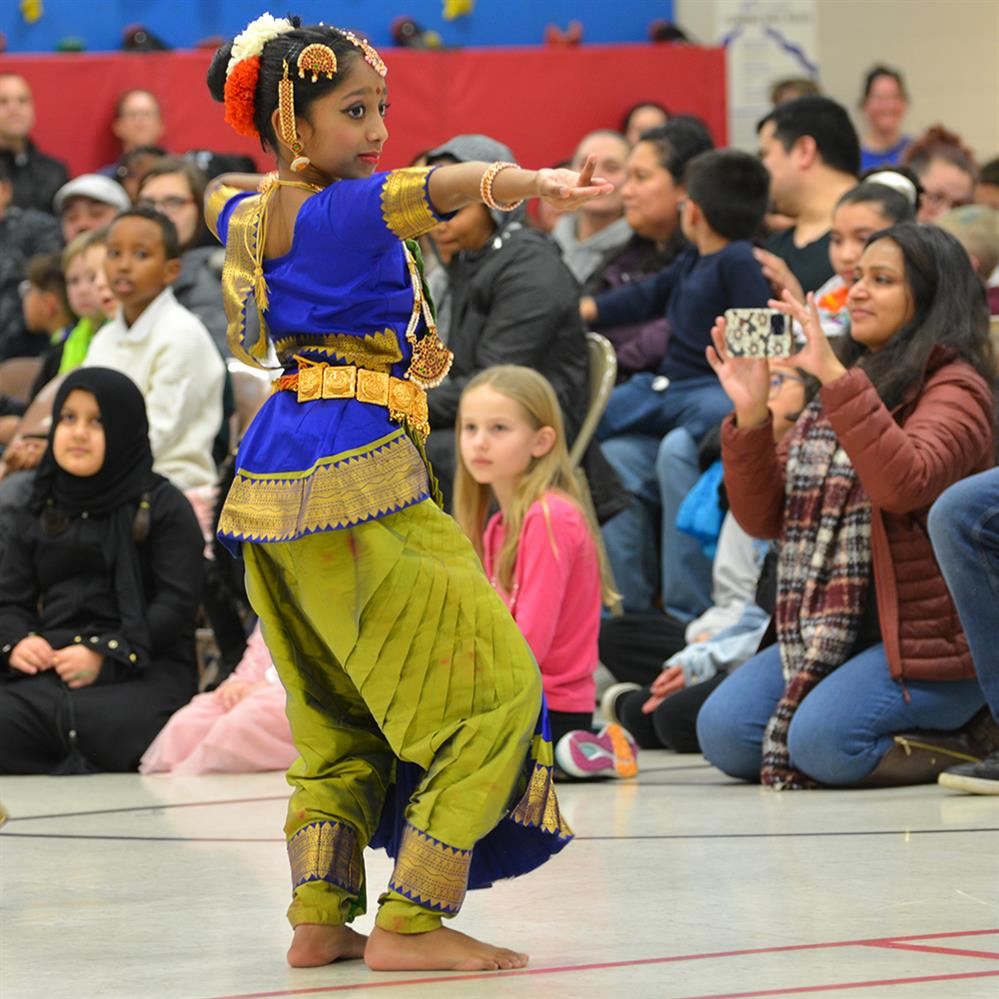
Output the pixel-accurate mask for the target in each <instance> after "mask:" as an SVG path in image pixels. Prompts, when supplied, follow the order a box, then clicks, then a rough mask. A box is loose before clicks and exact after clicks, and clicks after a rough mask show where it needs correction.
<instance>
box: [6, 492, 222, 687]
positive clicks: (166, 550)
mask: <svg viewBox="0 0 999 999" xmlns="http://www.w3.org/2000/svg"><path fill="white" fill-rule="evenodd" d="M150 506H151V510H150V515H151V522H150V526H149V534H148V537H147V538H146V540H145V541H143V542H142V543H141V544H140V545H139V562H140V564H141V566H142V576H143V584H144V585H143V589H144V591H145V593H144V596H145V603H146V625H147V627H148V629H149V640H150V648H149V653H150V658H151V660H152V662H153V667H152V668H153V669H154V670H155V669H157V668H162V667H160V666H159V664H160V663H162V662H163V661H164V660H166V661H169V662H171V663H176V664H180V668H181V670H182V671H184V669H185V668H186V670H187V672H188V673H189V675H190V677H191V678H192V679H193V676H194V627H195V614H196V613H197V609H198V605H199V603H200V601H201V584H202V548H203V546H204V541H203V540H202V537H201V529H200V527H199V526H198V522H197V519H196V518H195V516H194V511H193V510H192V508H191V504H190V503H189V502H188V501H187V499H186V498H185V496H184V495H183V494H182V493H181V492H179V491H178V490H177V489H176V488H175V487H174V486H172V485H170V484H169V483H168V482H165V481H164V482H161V483H160V484H159V485H158V486H157V488H156V489H155V490H154V491H153V492H152V494H151V496H150ZM103 537H104V534H103V532H102V530H101V528H100V525H99V518H83V517H77V518H74V519H73V520H71V521H70V522H69V525H68V526H67V528H66V529H65V530H64V531H63V532H62V533H60V534H57V535H55V536H49V535H48V534H46V532H45V531H44V530H43V528H42V524H41V520H40V518H39V515H38V514H37V513H32V512H31V511H30V510H28V509H22V510H20V511H18V514H17V529H16V531H15V532H13V534H12V535H11V536H10V537H8V539H7V542H6V545H5V550H4V552H3V559H2V562H0V663H2V664H3V665H4V666H7V661H8V658H9V654H10V651H11V649H12V648H13V647H14V646H15V645H16V644H17V643H18V642H19V641H20V640H21V639H22V638H24V637H25V636H26V635H28V634H29V633H31V632H34V633H35V634H38V635H41V636H42V637H43V638H45V639H46V640H47V641H48V642H49V644H51V645H52V646H53V647H54V648H62V647H63V646H65V645H69V644H71V643H72V642H73V641H74V639H75V638H76V636H77V635H81V636H83V638H84V640H85V641H86V642H87V643H88V647H89V648H92V649H93V650H94V651H96V652H100V653H101V654H103V655H104V656H105V657H106V665H107V669H106V671H105V672H108V674H109V675H108V676H107V677H105V676H104V675H103V674H102V677H101V680H102V682H106V680H108V679H113V677H112V675H111V674H112V673H113V674H114V676H115V677H116V676H117V675H122V676H127V675H128V674H129V673H130V672H133V670H131V669H130V660H129V654H130V652H131V650H132V643H131V636H129V635H127V634H124V633H123V632H122V630H121V618H120V615H119V613H118V604H117V599H116V597H115V589H114V577H113V566H111V565H109V564H108V558H107V553H106V552H105V551H104V550H103V549H102V547H101V544H100V541H99V540H98V539H101V538H103ZM94 639H96V641H94Z"/></svg>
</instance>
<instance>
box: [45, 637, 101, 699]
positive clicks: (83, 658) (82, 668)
mask: <svg viewBox="0 0 999 999" xmlns="http://www.w3.org/2000/svg"><path fill="white" fill-rule="evenodd" d="M103 665H104V656H102V655H101V654H100V653H99V652H94V651H93V649H85V648H84V647H83V646H82V645H68V646H66V648H64V649H59V650H58V651H57V652H54V653H53V655H52V667H53V668H54V669H55V671H56V673H58V674H59V679H61V680H62V682H63V683H64V684H66V686H67V687H69V689H70V690H78V689H79V688H80V687H89V686H90V685H91V684H92V683H93V682H94V681H95V680H96V679H97V677H98V676H100V672H101V667H102V666H103Z"/></svg>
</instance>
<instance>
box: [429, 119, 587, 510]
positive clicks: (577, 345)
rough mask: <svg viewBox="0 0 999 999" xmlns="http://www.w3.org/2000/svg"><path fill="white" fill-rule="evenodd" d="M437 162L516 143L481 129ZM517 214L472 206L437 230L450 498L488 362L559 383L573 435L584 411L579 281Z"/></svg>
mask: <svg viewBox="0 0 999 999" xmlns="http://www.w3.org/2000/svg"><path fill="white" fill-rule="evenodd" d="M427 159H428V161H429V162H430V163H431V164H433V163H463V162H467V161H469V160H485V161H487V162H491V161H494V160H506V161H512V160H513V159H514V156H513V153H512V152H511V150H510V149H508V148H507V147H506V146H504V145H503V144H502V143H499V142H497V141H496V140H495V139H490V138H489V137H488V136H484V135H459V136H457V137H456V138H454V139H451V140H450V141H449V142H446V143H444V145H442V146H438V147H437V148H436V149H433V150H431V151H430V153H429V154H428V156H427ZM523 218H524V213H523V207H520V208H517V209H515V210H514V211H512V212H501V211H497V210H493V209H489V208H487V207H486V206H485V205H482V204H480V203H478V202H475V203H474V204H470V205H466V206H465V207H464V208H462V209H461V210H460V211H458V212H457V213H456V214H455V215H454V216H453V218H451V219H450V220H448V221H446V222H442V223H440V225H438V226H437V227H436V228H435V229H434V230H433V231H432V233H431V236H432V238H433V241H434V244H435V246H436V247H437V250H438V252H440V253H441V255H442V257H444V258H448V259H450V263H448V264H447V266H446V267H444V268H441V270H443V271H445V272H446V278H447V289H446V292H445V294H444V296H443V298H442V300H441V301H439V302H438V303H437V304H438V307H441V305H442V304H443V306H444V307H445V308H447V309H448V311H449V314H450V326H449V330H448V335H447V337H448V339H447V342H448V346H449V347H450V348H451V350H452V351H453V352H454V364H453V365H452V367H451V373H450V375H449V376H448V378H447V380H446V381H445V382H444V383H443V384H442V385H441V386H440V387H439V388H435V389H434V390H433V391H432V392H430V393H429V395H428V398H427V402H428V404H429V407H430V426H431V427H432V428H433V433H432V434H431V435H430V437H429V438H428V440H427V453H428V454H429V455H430V458H431V461H432V463H433V465H434V468H435V470H436V472H437V476H438V478H439V480H440V484H441V488H442V489H443V491H444V494H445V496H446V497H449V493H450V485H451V483H452V482H453V480H454V471H455V442H454V425H455V420H456V418H457V416H458V401H459V399H460V398H461V393H462V391H463V390H464V388H465V386H466V385H467V384H468V382H469V381H471V379H472V377H473V376H474V375H476V374H478V372H480V371H481V370H482V369H483V368H488V367H491V366H493V365H495V364H522V365H524V366H526V367H531V368H534V369H535V370H536V371H538V372H540V373H541V374H543V375H544V376H545V377H546V378H547V379H548V381H550V382H551V383H552V387H553V388H554V389H555V393H556V395H557V396H558V399H559V403H560V404H561V406H562V414H563V417H564V419H565V423H566V432H567V433H568V434H569V436H570V438H571V437H573V436H575V433H576V431H578V429H579V426H580V424H581V423H582V420H583V415H584V413H585V410H586V398H587V385H588V373H587V362H586V340H585V337H584V331H583V324H582V321H581V320H580V318H579V288H578V285H577V284H576V281H575V279H574V278H573V276H572V274H571V273H570V272H569V270H568V268H567V267H566V266H565V264H564V263H563V261H562V257H561V254H560V253H559V251H558V247H557V246H556V245H555V244H554V243H553V242H552V241H551V240H550V239H549V238H548V237H547V236H545V235H544V234H543V233H540V232H538V231H537V230H535V229H532V228H530V227H528V226H525V225H524V224H523Z"/></svg>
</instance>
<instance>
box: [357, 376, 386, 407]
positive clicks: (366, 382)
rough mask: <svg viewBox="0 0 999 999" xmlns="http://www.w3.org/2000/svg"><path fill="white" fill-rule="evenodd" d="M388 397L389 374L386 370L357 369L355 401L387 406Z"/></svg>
mask: <svg viewBox="0 0 999 999" xmlns="http://www.w3.org/2000/svg"><path fill="white" fill-rule="evenodd" d="M388 398H389V376H388V372H387V371H368V370H367V369H366V368H358V369H357V401H358V402H368V403H371V404H372V405H375V406H387V405H388Z"/></svg>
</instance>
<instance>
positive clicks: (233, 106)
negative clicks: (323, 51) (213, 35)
mask: <svg viewBox="0 0 999 999" xmlns="http://www.w3.org/2000/svg"><path fill="white" fill-rule="evenodd" d="M294 30H295V26H294V25H293V24H292V23H291V21H289V20H288V19H287V18H284V17H272V16H271V15H270V14H261V15H260V17H258V18H257V19H256V20H255V21H251V22H250V23H249V24H248V25H247V26H246V27H245V28H244V29H243V30H242V31H241V32H240V33H239V34H238V35H237V36H236V37H235V38H234V39H233V43H232V52H231V54H230V56H229V65H228V67H227V68H226V74H225V92H224V107H225V120H226V122H228V124H229V125H231V126H232V128H233V130H234V131H235V132H237V133H238V134H239V135H246V136H249V137H251V138H252V137H253V136H256V135H259V133H258V132H257V126H256V125H255V124H254V123H253V113H254V110H255V99H256V93H257V81H258V80H259V79H260V54H261V53H262V52H263V51H264V46H265V45H266V44H267V43H268V42H269V41H270V40H271V39H272V38H277V37H278V36H279V35H283V34H286V33H287V32H289V31H294Z"/></svg>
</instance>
